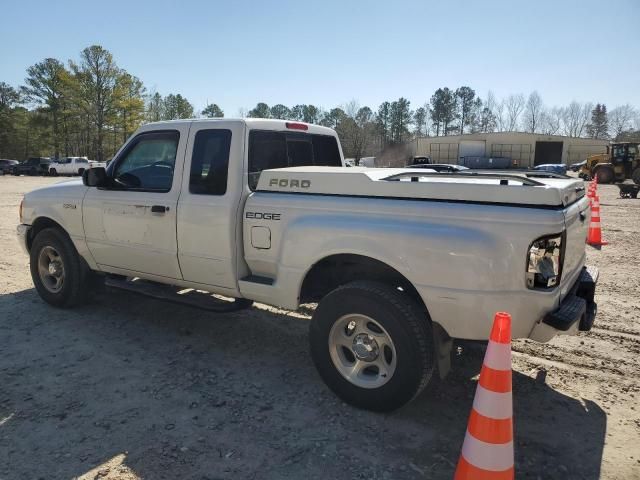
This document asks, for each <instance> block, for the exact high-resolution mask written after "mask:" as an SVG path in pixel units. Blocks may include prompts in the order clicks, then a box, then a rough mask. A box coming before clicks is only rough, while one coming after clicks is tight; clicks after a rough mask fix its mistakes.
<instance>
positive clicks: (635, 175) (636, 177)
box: [631, 167, 640, 185]
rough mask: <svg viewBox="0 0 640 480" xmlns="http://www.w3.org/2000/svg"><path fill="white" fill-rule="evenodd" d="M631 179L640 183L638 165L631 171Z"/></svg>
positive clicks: (637, 183)
mask: <svg viewBox="0 0 640 480" xmlns="http://www.w3.org/2000/svg"><path fill="white" fill-rule="evenodd" d="M631 180H633V183H635V184H636V185H640V167H636V169H635V170H634V171H633V172H632V173H631Z"/></svg>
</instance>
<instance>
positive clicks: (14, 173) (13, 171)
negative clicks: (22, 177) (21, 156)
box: [11, 168, 18, 177]
mask: <svg viewBox="0 0 640 480" xmlns="http://www.w3.org/2000/svg"><path fill="white" fill-rule="evenodd" d="M11 174H12V175H14V176H16V177H17V176H18V169H17V168H14V169H13V170H11Z"/></svg>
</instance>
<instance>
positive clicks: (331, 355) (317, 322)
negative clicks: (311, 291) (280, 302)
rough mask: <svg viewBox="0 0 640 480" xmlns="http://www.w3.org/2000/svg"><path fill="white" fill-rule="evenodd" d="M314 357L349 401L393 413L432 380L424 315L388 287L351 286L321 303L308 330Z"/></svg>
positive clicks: (428, 329) (365, 283)
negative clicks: (392, 411)
mask: <svg viewBox="0 0 640 480" xmlns="http://www.w3.org/2000/svg"><path fill="white" fill-rule="evenodd" d="M309 337H310V342H311V356H312V358H313V361H314V363H315V365H316V368H317V369H318V372H319V373H320V376H321V377H322V379H323V380H324V381H325V383H326V384H327V385H328V386H329V388H331V390H333V392H334V393H335V394H336V395H338V396H339V397H340V398H342V399H343V400H344V401H345V402H347V403H350V404H352V405H354V406H356V407H360V408H365V409H369V410H375V411H382V412H385V411H391V410H395V409H397V408H399V407H401V406H403V405H404V404H406V403H407V402H409V401H410V400H412V399H413V398H414V397H415V396H416V395H418V394H419V393H420V392H421V391H422V390H423V389H424V387H425V386H426V385H427V383H428V382H429V380H430V378H431V375H432V373H433V369H434V363H435V356H434V345H433V333H432V327H431V323H430V321H429V319H428V316H427V314H426V312H424V311H422V310H421V309H420V308H419V307H418V305H417V304H416V303H415V302H414V301H413V300H412V299H410V298H408V297H407V295H406V294H404V293H402V292H400V291H398V290H397V289H395V288H393V287H390V286H388V285H385V284H381V283H377V282H369V281H358V282H352V283H349V284H346V285H343V286H341V287H338V288H337V289H335V290H334V291H332V292H331V293H329V294H328V295H327V296H326V297H324V298H323V299H322V301H321V302H320V304H319V305H318V308H317V309H316V311H315V314H314V315H313V319H312V321H311V326H310V336H309Z"/></svg>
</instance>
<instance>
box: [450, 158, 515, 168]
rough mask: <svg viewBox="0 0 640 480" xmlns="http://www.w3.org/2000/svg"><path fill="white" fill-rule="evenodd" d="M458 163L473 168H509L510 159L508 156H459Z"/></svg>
mask: <svg viewBox="0 0 640 480" xmlns="http://www.w3.org/2000/svg"><path fill="white" fill-rule="evenodd" d="M459 162H460V165H464V166H465V167H467V168H474V169H478V168H481V169H485V170H486V169H494V168H497V169H500V170H505V169H508V168H511V166H512V165H511V163H512V162H511V159H510V158H508V157H472V156H468V157H460V161H459Z"/></svg>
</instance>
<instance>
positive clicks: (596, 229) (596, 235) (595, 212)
mask: <svg viewBox="0 0 640 480" xmlns="http://www.w3.org/2000/svg"><path fill="white" fill-rule="evenodd" d="M587 243H588V244H589V245H591V246H592V247H600V246H602V245H609V242H605V241H604V240H602V228H601V226H600V198H599V197H598V195H597V194H596V195H594V196H593V198H592V199H591V221H590V222H589V230H588V231H587Z"/></svg>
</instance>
